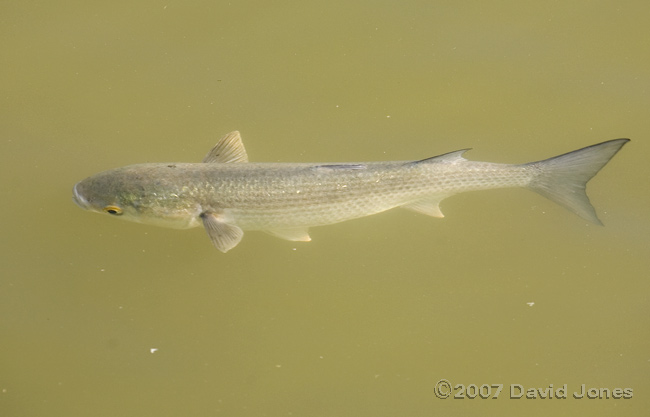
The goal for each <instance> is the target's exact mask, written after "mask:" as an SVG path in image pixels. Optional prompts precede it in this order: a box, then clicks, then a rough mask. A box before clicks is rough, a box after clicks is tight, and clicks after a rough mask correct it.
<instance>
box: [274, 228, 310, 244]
mask: <svg viewBox="0 0 650 417" xmlns="http://www.w3.org/2000/svg"><path fill="white" fill-rule="evenodd" d="M266 232H267V233H269V234H272V235H273V236H276V237H279V238H281V239H286V240H293V241H299V242H309V241H311V238H310V237H309V233H308V231H307V229H301V228H296V229H274V230H266Z"/></svg>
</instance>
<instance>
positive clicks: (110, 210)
mask: <svg viewBox="0 0 650 417" xmlns="http://www.w3.org/2000/svg"><path fill="white" fill-rule="evenodd" d="M104 211H105V212H106V213H108V214H112V215H113V216H119V215H120V214H122V209H121V208H119V207H118V206H106V207H104Z"/></svg>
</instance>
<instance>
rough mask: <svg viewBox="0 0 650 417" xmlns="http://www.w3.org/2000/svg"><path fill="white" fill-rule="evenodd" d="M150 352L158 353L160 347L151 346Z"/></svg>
mask: <svg viewBox="0 0 650 417" xmlns="http://www.w3.org/2000/svg"><path fill="white" fill-rule="evenodd" d="M149 352H151V353H156V352H158V348H151V349H149Z"/></svg>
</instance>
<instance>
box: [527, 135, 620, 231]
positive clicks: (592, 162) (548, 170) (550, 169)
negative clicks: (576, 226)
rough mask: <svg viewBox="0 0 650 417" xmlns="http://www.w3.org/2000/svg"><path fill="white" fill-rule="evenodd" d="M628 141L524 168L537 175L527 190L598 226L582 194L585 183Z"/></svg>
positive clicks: (598, 146)
mask: <svg viewBox="0 0 650 417" xmlns="http://www.w3.org/2000/svg"><path fill="white" fill-rule="evenodd" d="M629 141H630V140H629V139H614V140H609V141H607V142H603V143H599V144H596V145H592V146H587V147H586V148H582V149H578V150H577V151H573V152H569V153H565V154H564V155H560V156H556V157H553V158H550V159H546V160H543V161H538V162H532V163H530V164H528V165H530V166H534V167H535V168H537V169H538V170H539V174H538V175H537V177H535V179H533V180H532V181H531V183H530V185H529V186H528V187H529V188H530V189H531V190H533V191H536V192H538V193H539V194H541V195H543V196H544V197H546V198H548V199H550V200H552V201H555V202H556V203H558V204H560V205H561V206H563V207H566V208H567V209H569V210H571V211H572V212H574V213H575V214H577V215H578V216H580V217H582V218H583V219H585V220H589V221H590V222H592V223H596V224H600V225H602V223H601V221H600V220H599V219H598V216H597V215H596V210H594V207H593V206H592V205H591V203H590V202H589V197H587V193H586V191H585V189H586V187H587V182H589V180H590V179H591V178H593V176H594V175H596V174H597V173H598V171H600V169H601V168H602V167H604V166H605V164H607V162H609V160H610V159H612V157H613V156H614V155H616V152H618V151H619V150H620V149H621V148H622V147H623V145H625V144H626V143H627V142H629Z"/></svg>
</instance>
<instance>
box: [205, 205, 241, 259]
mask: <svg viewBox="0 0 650 417" xmlns="http://www.w3.org/2000/svg"><path fill="white" fill-rule="evenodd" d="M201 220H203V226H204V227H205V231H206V232H208V236H209V237H210V240H211V241H212V244H213V245H214V246H215V247H216V248H217V249H219V250H220V251H221V252H223V253H226V252H228V251H229V250H230V249H232V248H234V247H235V246H237V244H238V243H239V241H240V240H241V239H242V237H244V231H243V230H241V229H240V228H239V227H237V226H235V225H232V224H228V223H224V222H223V221H221V220H220V218H219V216H218V215H217V214H215V213H201Z"/></svg>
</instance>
